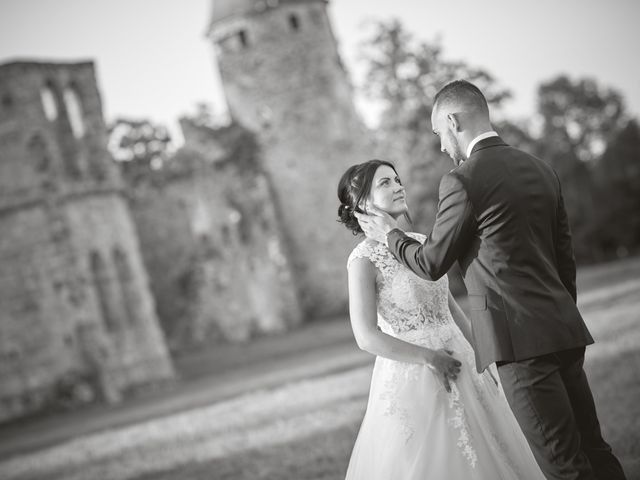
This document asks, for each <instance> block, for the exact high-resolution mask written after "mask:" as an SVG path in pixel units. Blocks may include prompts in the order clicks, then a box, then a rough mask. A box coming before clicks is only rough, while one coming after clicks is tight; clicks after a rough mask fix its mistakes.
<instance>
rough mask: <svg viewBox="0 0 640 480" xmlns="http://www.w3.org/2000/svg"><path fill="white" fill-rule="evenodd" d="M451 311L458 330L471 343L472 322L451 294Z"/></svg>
mask: <svg viewBox="0 0 640 480" xmlns="http://www.w3.org/2000/svg"><path fill="white" fill-rule="evenodd" d="M449 311H450V312H451V316H452V317H453V321H454V322H455V323H456V325H458V328H459V329H460V330H461V331H462V335H464V338H466V339H467V342H469V343H471V339H472V337H471V320H469V317H467V315H466V314H465V313H464V311H463V310H462V308H460V305H458V302H456V299H455V298H453V295H451V292H449Z"/></svg>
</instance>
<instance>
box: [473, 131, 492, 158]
mask: <svg viewBox="0 0 640 480" xmlns="http://www.w3.org/2000/svg"><path fill="white" fill-rule="evenodd" d="M497 136H498V134H497V133H496V132H494V131H493V130H491V131H490V132H484V133H481V134H480V135H478V136H477V137H476V138H474V139H473V140H471V143H469V146H468V147H467V158H469V157H470V156H471V150H473V147H475V146H476V143H478V142H479V141H480V140H484V139H485V138H490V137H497Z"/></svg>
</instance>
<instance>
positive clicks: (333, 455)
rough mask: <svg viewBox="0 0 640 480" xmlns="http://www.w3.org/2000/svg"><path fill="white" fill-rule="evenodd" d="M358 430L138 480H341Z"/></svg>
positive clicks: (352, 428)
mask: <svg viewBox="0 0 640 480" xmlns="http://www.w3.org/2000/svg"><path fill="white" fill-rule="evenodd" d="M359 426H360V425H359V422H358V423H357V424H353V425H350V426H348V427H342V428H339V429H337V430H334V431H333V432H331V434H330V435H327V434H318V435H312V436H310V437H307V438H305V439H304V440H301V441H299V442H295V443H289V444H285V445H278V446H273V447H268V448H263V449H260V450H248V451H246V452H243V453H242V454H239V455H231V456H228V457H225V458H220V459H216V460H213V461H209V462H204V463H197V464H193V465H189V466H185V467H181V468H179V469H174V470H170V471H165V472H162V473H152V474H148V475H144V476H141V477H136V478H135V480H175V479H176V478H179V479H181V480H213V479H215V480H300V479H305V480H342V479H344V475H345V472H346V470H347V464H348V462H349V456H350V455H351V449H352V448H353V443H354V442H355V439H356V434H357V432H358V428H359Z"/></svg>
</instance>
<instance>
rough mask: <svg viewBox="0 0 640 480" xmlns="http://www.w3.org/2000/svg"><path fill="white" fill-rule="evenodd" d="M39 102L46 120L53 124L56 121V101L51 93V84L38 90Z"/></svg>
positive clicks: (48, 83)
mask: <svg viewBox="0 0 640 480" xmlns="http://www.w3.org/2000/svg"><path fill="white" fill-rule="evenodd" d="M40 100H41V101H42V108H43V110H44V115H45V117H47V120H49V121H50V122H53V121H54V120H57V119H58V102H57V101H56V95H55V93H54V92H53V85H52V84H51V82H47V84H46V85H45V86H44V87H42V88H41V89H40Z"/></svg>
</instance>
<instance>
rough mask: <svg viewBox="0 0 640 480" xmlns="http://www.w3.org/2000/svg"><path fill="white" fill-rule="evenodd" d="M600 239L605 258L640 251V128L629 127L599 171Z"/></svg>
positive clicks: (613, 143) (607, 153) (600, 163)
mask: <svg viewBox="0 0 640 480" xmlns="http://www.w3.org/2000/svg"><path fill="white" fill-rule="evenodd" d="M595 181H596V185H597V197H598V202H597V205H598V207H599V209H598V212H597V213H598V215H597V216H596V222H594V224H595V225H596V227H597V228H596V230H595V232H596V237H597V242H598V247H599V249H600V251H601V252H602V254H603V255H604V256H605V257H613V256H618V257H620V256H625V255H627V254H629V253H631V252H636V251H638V250H640V128H639V127H638V122H637V121H636V120H631V121H629V122H628V123H627V125H626V126H625V128H623V129H622V131H620V132H619V133H618V134H617V135H616V136H615V137H614V138H613V140H612V141H611V142H610V143H609V145H608V147H607V149H606V151H605V152H604V154H603V155H602V157H601V158H600V159H599V160H598V162H597V165H596V168H595Z"/></svg>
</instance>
